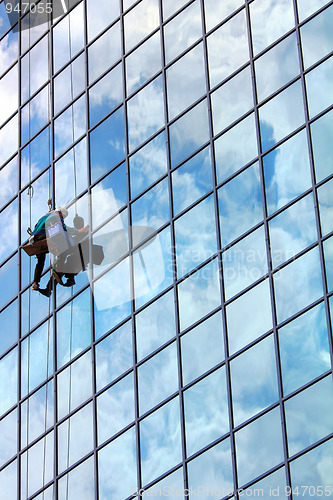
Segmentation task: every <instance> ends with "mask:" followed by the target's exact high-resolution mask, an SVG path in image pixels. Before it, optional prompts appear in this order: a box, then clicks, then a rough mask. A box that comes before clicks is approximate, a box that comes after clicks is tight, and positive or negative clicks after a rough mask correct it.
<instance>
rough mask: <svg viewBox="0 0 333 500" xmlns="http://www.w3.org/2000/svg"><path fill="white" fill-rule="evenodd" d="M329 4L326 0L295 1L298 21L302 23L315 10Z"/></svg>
mask: <svg viewBox="0 0 333 500" xmlns="http://www.w3.org/2000/svg"><path fill="white" fill-rule="evenodd" d="M327 3H329V2H328V1H327V0H297V10H298V17H299V20H300V21H304V19H306V18H307V17H309V16H310V15H311V14H313V13H314V12H316V10H318V9H320V8H321V7H323V6H324V5H325V4H327Z"/></svg>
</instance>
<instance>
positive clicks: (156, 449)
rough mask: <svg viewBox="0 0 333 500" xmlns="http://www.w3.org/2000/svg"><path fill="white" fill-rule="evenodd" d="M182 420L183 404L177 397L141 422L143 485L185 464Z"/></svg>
mask: <svg viewBox="0 0 333 500" xmlns="http://www.w3.org/2000/svg"><path fill="white" fill-rule="evenodd" d="M179 416H180V413H179V400H178V397H176V398H174V399H172V400H171V401H170V402H169V403H167V404H165V405H164V406H162V408H159V409H158V410H156V411H155V412H154V413H152V414H151V415H149V416H148V417H146V418H144V419H143V420H142V421H141V422H140V444H141V475H142V482H143V484H147V483H149V482H150V481H152V480H153V479H154V478H155V477H158V476H160V475H161V474H162V473H163V472H165V471H167V470H168V469H170V468H171V467H174V466H175V465H177V464H178V463H179V462H181V460H182V452H181V439H180V418H179ZM133 484H135V483H133Z"/></svg>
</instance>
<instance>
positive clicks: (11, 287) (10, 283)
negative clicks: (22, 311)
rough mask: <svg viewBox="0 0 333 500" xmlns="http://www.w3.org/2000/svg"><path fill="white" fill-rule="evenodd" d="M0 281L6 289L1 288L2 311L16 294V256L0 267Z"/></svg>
mask: <svg viewBox="0 0 333 500" xmlns="http://www.w3.org/2000/svg"><path fill="white" fill-rule="evenodd" d="M0 280H1V283H6V287H2V290H1V296H0V309H2V308H3V307H4V306H5V305H6V304H7V302H9V300H10V299H12V298H13V297H14V295H16V294H17V292H18V256H17V254H16V255H14V257H12V258H11V259H10V260H8V261H7V262H6V264H3V266H1V267H0Z"/></svg>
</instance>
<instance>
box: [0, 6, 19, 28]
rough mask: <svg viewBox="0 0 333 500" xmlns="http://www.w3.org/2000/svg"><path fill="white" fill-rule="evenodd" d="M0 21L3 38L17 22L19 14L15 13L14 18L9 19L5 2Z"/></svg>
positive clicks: (0, 8)
mask: <svg viewBox="0 0 333 500" xmlns="http://www.w3.org/2000/svg"><path fill="white" fill-rule="evenodd" d="M0 19H1V21H0V26H1V28H0V37H2V35H4V34H5V33H6V31H8V30H9V29H10V28H11V27H12V26H13V25H14V24H15V22H16V20H17V13H16V12H13V13H12V17H9V16H8V14H7V10H6V3H5V2H3V3H2V4H1V5H0Z"/></svg>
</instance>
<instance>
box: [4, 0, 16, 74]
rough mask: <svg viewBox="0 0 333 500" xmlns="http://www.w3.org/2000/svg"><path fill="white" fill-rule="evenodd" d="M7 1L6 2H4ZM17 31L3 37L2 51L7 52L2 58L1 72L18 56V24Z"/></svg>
mask: <svg viewBox="0 0 333 500" xmlns="http://www.w3.org/2000/svg"><path fill="white" fill-rule="evenodd" d="M4 3H5V2H4ZM15 30H16V33H13V30H11V31H10V32H9V33H8V34H7V35H6V36H4V37H3V39H2V40H1V41H0V51H1V53H2V54H5V57H2V58H1V63H0V73H1V74H2V73H4V72H5V71H6V69H7V68H9V66H10V65H11V64H12V63H13V62H14V61H15V59H17V57H18V34H17V32H18V26H17V25H16V27H15Z"/></svg>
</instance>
